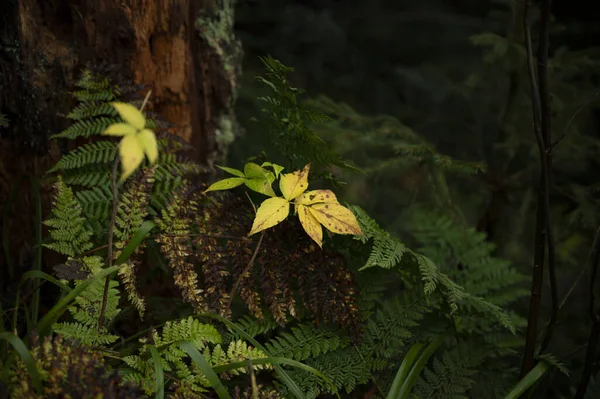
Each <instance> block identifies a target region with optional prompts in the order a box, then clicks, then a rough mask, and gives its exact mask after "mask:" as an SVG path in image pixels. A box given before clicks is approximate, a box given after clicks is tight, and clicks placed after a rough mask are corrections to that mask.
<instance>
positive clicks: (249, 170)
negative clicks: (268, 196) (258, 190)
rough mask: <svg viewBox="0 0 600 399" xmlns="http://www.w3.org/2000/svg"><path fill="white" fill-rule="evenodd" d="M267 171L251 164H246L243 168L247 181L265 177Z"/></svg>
mask: <svg viewBox="0 0 600 399" xmlns="http://www.w3.org/2000/svg"><path fill="white" fill-rule="evenodd" d="M266 171H267V170H266V169H264V168H261V167H260V166H259V165H257V164H255V163H253V162H248V163H247V164H246V165H245V166H244V175H245V176H246V177H247V178H248V179H254V178H257V177H263V176H264V175H265V172H266Z"/></svg>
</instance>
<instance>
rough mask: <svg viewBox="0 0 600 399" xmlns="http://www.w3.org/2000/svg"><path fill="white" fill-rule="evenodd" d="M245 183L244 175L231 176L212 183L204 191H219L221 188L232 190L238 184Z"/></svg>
mask: <svg viewBox="0 0 600 399" xmlns="http://www.w3.org/2000/svg"><path fill="white" fill-rule="evenodd" d="M242 184H244V178H242V177H229V178H227V179H223V180H219V181H217V182H214V183H213V184H211V185H210V187H208V188H207V189H206V190H205V191H204V192H205V193H206V192H209V191H219V190H230V189H232V188H235V187H237V186H241V185H242Z"/></svg>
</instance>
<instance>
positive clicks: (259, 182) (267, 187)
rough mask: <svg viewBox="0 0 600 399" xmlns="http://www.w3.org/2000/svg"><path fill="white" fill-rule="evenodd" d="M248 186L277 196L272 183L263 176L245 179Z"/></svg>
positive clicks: (270, 195) (265, 193)
mask: <svg viewBox="0 0 600 399" xmlns="http://www.w3.org/2000/svg"><path fill="white" fill-rule="evenodd" d="M244 183H245V184H246V186H247V187H248V188H249V189H250V190H252V191H256V192H257V193H260V194H264V195H268V196H269V197H275V195H276V194H275V191H273V187H271V183H269V181H268V180H267V179H266V178H265V177H264V176H263V177H257V178H254V179H246V180H244Z"/></svg>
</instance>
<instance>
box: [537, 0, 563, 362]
mask: <svg viewBox="0 0 600 399" xmlns="http://www.w3.org/2000/svg"><path fill="white" fill-rule="evenodd" d="M551 11H552V0H544V1H543V2H542V6H541V15H540V34H539V36H540V37H539V46H538V55H537V64H538V78H539V85H538V90H539V93H540V111H541V115H540V116H541V121H540V122H541V132H540V133H541V136H542V142H543V147H540V163H541V166H542V178H543V179H544V184H543V191H542V200H543V207H544V217H545V219H546V247H547V250H548V280H549V282H550V302H551V304H552V311H551V314H550V322H549V324H548V329H547V330H546V335H545V337H544V339H543V340H542V345H541V347H540V351H544V350H546V348H547V347H548V345H549V344H550V341H551V340H552V335H553V334H554V329H555V327H556V321H557V320H558V310H559V305H558V284H557V279H556V248H555V244H554V232H553V226H552V213H551V210H550V184H551V182H550V174H551V167H552V107H551V100H550V82H549V77H548V47H549V42H550V18H551ZM538 145H539V142H538ZM542 151H543V153H542Z"/></svg>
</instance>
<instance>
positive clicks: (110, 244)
mask: <svg viewBox="0 0 600 399" xmlns="http://www.w3.org/2000/svg"><path fill="white" fill-rule="evenodd" d="M118 167H119V155H117V156H116V157H115V161H114V162H113V168H112V174H111V188H112V195H113V203H112V205H113V206H112V212H111V215H110V223H109V225H108V244H107V251H108V254H107V259H106V266H107V267H111V266H112V263H113V239H114V230H115V222H116V220H117V209H118V208H119V200H118V196H117V195H118V193H117V170H118ZM109 286H110V275H108V276H106V279H105V280H104V291H103V293H102V306H101V307H100V315H99V316H98V330H100V328H101V327H102V324H104V314H105V313H106V304H107V302H108V288H109Z"/></svg>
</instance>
